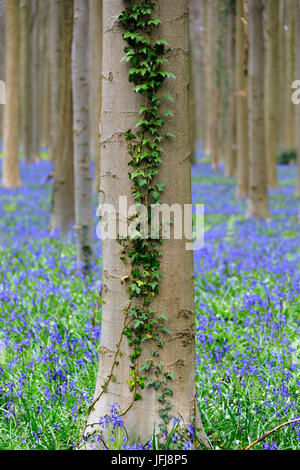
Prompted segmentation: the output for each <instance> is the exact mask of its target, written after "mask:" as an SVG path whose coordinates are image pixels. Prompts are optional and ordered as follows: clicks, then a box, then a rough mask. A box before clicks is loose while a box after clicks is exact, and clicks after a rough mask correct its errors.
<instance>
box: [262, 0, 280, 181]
mask: <svg viewBox="0 0 300 470" xmlns="http://www.w3.org/2000/svg"><path fill="white" fill-rule="evenodd" d="M266 13H267V16H266V33H267V35H266V38H267V40H266V79H265V100H266V101H265V126H266V127H265V129H266V157H267V168H268V184H269V186H270V187H271V188H275V189H276V188H277V167H276V152H277V150H278V114H279V106H278V95H279V0H267V3H266Z"/></svg>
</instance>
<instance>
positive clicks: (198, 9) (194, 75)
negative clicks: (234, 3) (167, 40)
mask: <svg viewBox="0 0 300 470" xmlns="http://www.w3.org/2000/svg"><path fill="white" fill-rule="evenodd" d="M202 11H203V6H202V5H201V2H199V1H198V0H191V1H190V49H191V61H190V62H191V100H190V102H191V142H192V164H193V165H194V164H195V163H196V152H197V148H198V142H199V140H200V139H201V135H202V126H203V120H202V113H203V109H201V112H199V106H200V105H202V103H203V96H202V93H201V92H202V88H203V77H202V74H203V60H202V41H201V21H203V18H201V14H202Z"/></svg>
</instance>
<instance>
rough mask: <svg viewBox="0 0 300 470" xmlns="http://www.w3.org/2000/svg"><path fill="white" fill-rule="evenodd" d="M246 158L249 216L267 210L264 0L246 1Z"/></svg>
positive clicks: (265, 215)
mask: <svg viewBox="0 0 300 470" xmlns="http://www.w3.org/2000/svg"><path fill="white" fill-rule="evenodd" d="M248 5H249V161H250V185H249V186H250V187H249V198H248V211H247V216H248V217H254V218H262V217H267V216H268V215H269V212H268V182H267V161H266V155H265V131H264V127H265V126H264V51H263V47H264V32H263V9H264V7H263V2H262V0H249V1H248Z"/></svg>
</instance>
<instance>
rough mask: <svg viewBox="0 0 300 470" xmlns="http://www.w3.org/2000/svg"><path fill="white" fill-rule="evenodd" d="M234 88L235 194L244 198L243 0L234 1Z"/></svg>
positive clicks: (245, 81) (246, 170)
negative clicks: (235, 137) (235, 115)
mask: <svg viewBox="0 0 300 470" xmlns="http://www.w3.org/2000/svg"><path fill="white" fill-rule="evenodd" d="M236 8H237V10H236V44H235V53H236V55H235V89H236V92H235V94H236V113H237V117H236V126H237V174H236V177H237V189H236V196H237V197H238V198H244V197H246V196H247V194H248V187H249V138H248V34H247V30H248V24H247V23H246V21H247V20H248V18H246V12H245V11H244V0H237V2H236Z"/></svg>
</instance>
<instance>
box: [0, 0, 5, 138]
mask: <svg viewBox="0 0 300 470" xmlns="http://www.w3.org/2000/svg"><path fill="white" fill-rule="evenodd" d="M4 22H5V15H4V5H3V3H1V2H0V37H1V38H3V40H2V41H1V42H0V64H5V25H4ZM4 69H5V67H1V68H0V80H1V81H2V82H4V80H5V75H4V74H5V70H4ZM3 116H4V106H3V105H2V104H1V103H0V140H1V141H2V139H3Z"/></svg>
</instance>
